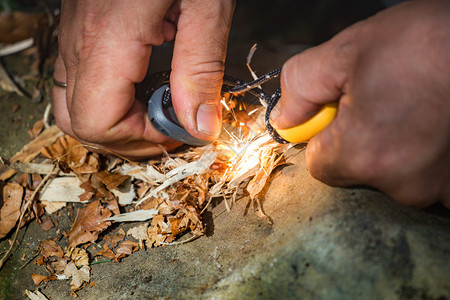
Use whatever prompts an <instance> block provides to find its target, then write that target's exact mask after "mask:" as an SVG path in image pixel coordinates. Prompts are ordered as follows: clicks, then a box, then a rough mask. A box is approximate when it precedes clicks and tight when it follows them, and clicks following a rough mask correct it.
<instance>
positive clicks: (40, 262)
mask: <svg viewBox="0 0 450 300" xmlns="http://www.w3.org/2000/svg"><path fill="white" fill-rule="evenodd" d="M33 263H34V264H35V265H36V266H43V265H44V264H45V262H44V256H39V257H38V258H37V259H36V260H35V261H34V262H33Z"/></svg>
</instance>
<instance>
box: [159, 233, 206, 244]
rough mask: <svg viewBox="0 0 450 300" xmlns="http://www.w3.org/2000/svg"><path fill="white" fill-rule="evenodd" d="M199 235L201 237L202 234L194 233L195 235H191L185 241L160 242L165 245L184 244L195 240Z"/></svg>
mask: <svg viewBox="0 0 450 300" xmlns="http://www.w3.org/2000/svg"><path fill="white" fill-rule="evenodd" d="M198 237H201V235H195V234H194V235H193V236H191V237H190V238H188V239H185V240H184V241H179V242H172V243H164V242H159V243H160V244H161V245H164V246H176V245H182V244H186V243H188V242H190V241H193V240H195V239H196V238H198Z"/></svg>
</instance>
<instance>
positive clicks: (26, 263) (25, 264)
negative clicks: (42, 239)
mask: <svg viewBox="0 0 450 300" xmlns="http://www.w3.org/2000/svg"><path fill="white" fill-rule="evenodd" d="M39 253H40V251H38V252H37V253H36V254H35V255H33V256H32V257H31V258H30V259H29V260H27V261H26V262H25V263H24V264H23V265H22V266H20V268H19V269H20V270H22V269H23V268H25V267H26V266H27V265H28V264H29V263H30V262H31V261H32V260H33V259H35V258H36V256H38V255H39Z"/></svg>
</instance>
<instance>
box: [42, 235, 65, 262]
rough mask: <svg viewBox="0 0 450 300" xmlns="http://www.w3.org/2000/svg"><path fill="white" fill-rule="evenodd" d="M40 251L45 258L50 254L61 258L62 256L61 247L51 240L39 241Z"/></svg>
mask: <svg viewBox="0 0 450 300" xmlns="http://www.w3.org/2000/svg"><path fill="white" fill-rule="evenodd" d="M41 252H42V255H43V256H44V257H45V258H47V259H48V258H49V257H51V256H56V257H58V258H62V257H63V256H64V251H63V250H62V248H61V247H60V246H59V245H58V244H57V243H56V242H55V241H53V240H46V241H43V242H42V243H41Z"/></svg>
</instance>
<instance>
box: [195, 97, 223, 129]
mask: <svg viewBox="0 0 450 300" xmlns="http://www.w3.org/2000/svg"><path fill="white" fill-rule="evenodd" d="M220 127H221V124H220V119H219V115H218V114H217V108H216V106H215V105H211V104H200V106H199V107H198V111H197V130H198V131H200V132H203V133H205V134H207V135H211V136H218V135H219V133H220Z"/></svg>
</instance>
